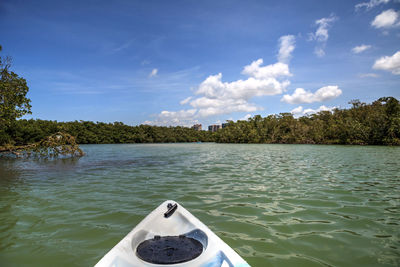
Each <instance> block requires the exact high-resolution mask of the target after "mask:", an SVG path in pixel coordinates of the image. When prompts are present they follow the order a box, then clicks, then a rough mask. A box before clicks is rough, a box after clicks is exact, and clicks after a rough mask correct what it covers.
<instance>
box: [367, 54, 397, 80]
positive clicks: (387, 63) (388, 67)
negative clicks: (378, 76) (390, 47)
mask: <svg viewBox="0 0 400 267" xmlns="http://www.w3.org/2000/svg"><path fill="white" fill-rule="evenodd" d="M372 68H373V69H376V70H385V71H390V72H391V73H393V74H395V75H400V51H397V52H396V53H395V54H394V55H392V56H384V57H381V58H379V59H377V60H376V61H375V64H374V65H373V66H372Z"/></svg>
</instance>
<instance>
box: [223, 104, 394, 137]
mask: <svg viewBox="0 0 400 267" xmlns="http://www.w3.org/2000/svg"><path fill="white" fill-rule="evenodd" d="M349 104H351V105H352V107H351V108H349V109H335V110H333V111H332V112H330V111H321V112H319V113H317V114H313V115H310V116H303V117H300V118H297V119H296V118H294V117H293V116H292V114H290V113H281V114H279V115H270V116H268V117H266V118H262V117H261V116H259V115H257V116H255V117H253V118H249V119H248V120H247V121H237V122H235V123H234V122H230V123H229V124H228V126H227V127H226V128H224V129H222V130H220V131H218V133H217V135H216V142H221V143H284V144H285V143H291V144H357V145H400V104H399V101H398V100H397V99H396V98H393V97H382V98H380V99H378V100H377V101H375V102H373V103H372V104H369V105H367V104H366V103H361V102H360V101H359V100H352V101H350V103H349Z"/></svg>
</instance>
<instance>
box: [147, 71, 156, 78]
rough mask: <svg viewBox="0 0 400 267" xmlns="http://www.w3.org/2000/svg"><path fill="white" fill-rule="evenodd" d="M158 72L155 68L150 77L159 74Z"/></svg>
mask: <svg viewBox="0 0 400 267" xmlns="http://www.w3.org/2000/svg"><path fill="white" fill-rule="evenodd" d="M157 73H158V69H153V70H152V71H151V72H150V74H149V78H151V77H154V76H157Z"/></svg>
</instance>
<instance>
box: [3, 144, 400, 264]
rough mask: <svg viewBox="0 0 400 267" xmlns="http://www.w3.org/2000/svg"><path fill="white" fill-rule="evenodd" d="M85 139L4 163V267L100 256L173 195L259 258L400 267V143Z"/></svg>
mask: <svg viewBox="0 0 400 267" xmlns="http://www.w3.org/2000/svg"><path fill="white" fill-rule="evenodd" d="M83 148H84V150H85V151H86V152H87V156H85V157H83V158H81V159H80V160H78V161H77V160H70V161H68V160H60V161H47V162H46V161H29V160H28V161H27V160H20V161H19V160H11V161H9V160H7V161H0V208H1V209H0V263H1V265H2V266H16V265H24V266H55V265H56V266H63V265H65V266H84V265H85V266H90V265H93V264H94V263H96V262H97V261H98V260H99V258H100V257H101V256H102V255H104V253H106V252H107V251H108V250H109V249H110V248H111V247H112V246H113V245H115V243H116V242H118V241H119V240H120V239H121V238H122V237H123V236H124V235H125V234H126V233H127V232H129V231H130V230H131V228H132V227H133V226H134V225H136V224H137V223H138V222H139V221H140V220H141V219H143V217H144V216H145V215H147V214H148V213H149V212H150V211H151V210H152V209H154V208H155V207H156V206H157V205H158V204H159V203H161V202H162V201H164V200H165V199H175V200H177V201H179V202H180V203H181V204H182V205H184V206H185V207H186V208H187V209H189V210H190V211H191V212H192V213H193V214H195V215H196V216H197V217H198V218H199V219H200V220H202V221H203V222H205V223H206V224H207V225H208V226H209V227H210V228H211V229H212V230H213V231H215V232H216V233H217V234H218V235H219V236H220V237H221V238H222V239H223V240H225V241H226V242H227V243H228V244H229V245H230V246H232V247H233V248H234V249H235V250H237V251H238V253H239V254H241V255H242V256H243V257H244V258H246V260H247V261H248V262H249V263H250V264H251V265H252V266H349V265H351V266H400V260H399V259H400V250H399V248H400V234H399V230H398V229H399V224H400V223H399V222H400V212H399V209H400V193H399V192H400V165H399V164H398V159H399V158H400V148H395V147H357V146H316V145H314V146H313V145H226V144H151V145H88V146H84V147H83ZM21 252H22V253H21Z"/></svg>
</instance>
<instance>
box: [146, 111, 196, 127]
mask: <svg viewBox="0 0 400 267" xmlns="http://www.w3.org/2000/svg"><path fill="white" fill-rule="evenodd" d="M196 111H197V110H196V109H188V110H180V111H166V110H164V111H162V112H161V113H160V114H158V115H157V118H156V119H155V120H153V121H145V122H144V123H143V124H149V125H165V126H168V125H181V126H191V125H193V124H196V123H198V120H196V119H195V118H194V115H195V113H196Z"/></svg>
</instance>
